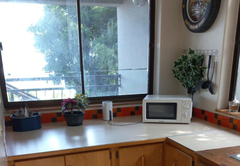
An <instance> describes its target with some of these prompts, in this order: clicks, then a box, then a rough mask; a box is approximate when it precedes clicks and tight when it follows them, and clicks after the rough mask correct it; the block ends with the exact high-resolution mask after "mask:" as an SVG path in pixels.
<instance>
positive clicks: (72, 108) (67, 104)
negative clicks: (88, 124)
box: [62, 94, 90, 126]
mask: <svg viewBox="0 0 240 166" xmlns="http://www.w3.org/2000/svg"><path fill="white" fill-rule="evenodd" d="M89 103H90V101H89V100H88V98H87V96H85V95H83V94H76V95H75V98H74V99H70V98H69V99H65V100H63V101H62V112H63V116H64V118H65V120H66V122H67V125H68V126H80V125H82V123H83V118H84V115H85V112H84V110H85V109H86V108H87V107H88V106H89Z"/></svg>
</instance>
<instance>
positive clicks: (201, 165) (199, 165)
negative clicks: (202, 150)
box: [197, 162, 207, 166]
mask: <svg viewBox="0 0 240 166" xmlns="http://www.w3.org/2000/svg"><path fill="white" fill-rule="evenodd" d="M197 166H207V165H205V164H203V163H202V162H198V165H197Z"/></svg>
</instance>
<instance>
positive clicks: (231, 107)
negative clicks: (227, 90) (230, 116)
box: [228, 98, 239, 112]
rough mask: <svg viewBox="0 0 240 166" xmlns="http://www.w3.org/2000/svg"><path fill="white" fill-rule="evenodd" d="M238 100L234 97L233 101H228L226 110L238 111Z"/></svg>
mask: <svg viewBox="0 0 240 166" xmlns="http://www.w3.org/2000/svg"><path fill="white" fill-rule="evenodd" d="M238 109H239V101H238V100H237V99H236V98H235V99H234V100H233V101H229V102H228V112H238Z"/></svg>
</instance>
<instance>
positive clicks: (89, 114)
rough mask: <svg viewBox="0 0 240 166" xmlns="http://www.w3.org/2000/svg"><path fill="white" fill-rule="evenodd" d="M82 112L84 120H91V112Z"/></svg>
mask: <svg viewBox="0 0 240 166" xmlns="http://www.w3.org/2000/svg"><path fill="white" fill-rule="evenodd" d="M84 112H85V115H84V119H93V113H92V111H91V110H87V111H84Z"/></svg>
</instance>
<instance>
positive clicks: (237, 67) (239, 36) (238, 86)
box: [229, 13, 240, 101]
mask: <svg viewBox="0 0 240 166" xmlns="http://www.w3.org/2000/svg"><path fill="white" fill-rule="evenodd" d="M239 56H240V13H239V16H238V25H237V33H236V45H235V49H234V58H233V68H232V80H231V86H230V94H229V101H231V100H234V98H235V97H236V98H237V99H238V100H240V76H238V73H240V61H239V60H240V59H239Z"/></svg>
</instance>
